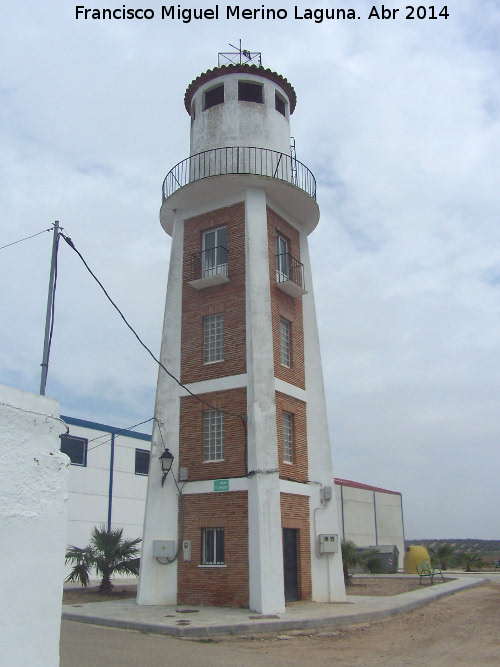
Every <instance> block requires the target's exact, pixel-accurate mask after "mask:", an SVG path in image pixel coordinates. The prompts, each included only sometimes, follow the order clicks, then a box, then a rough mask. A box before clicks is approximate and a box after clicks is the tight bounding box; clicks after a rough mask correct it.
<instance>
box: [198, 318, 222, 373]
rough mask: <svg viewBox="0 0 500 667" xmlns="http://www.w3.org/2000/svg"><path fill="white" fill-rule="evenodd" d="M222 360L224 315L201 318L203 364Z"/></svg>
mask: <svg viewBox="0 0 500 667" xmlns="http://www.w3.org/2000/svg"><path fill="white" fill-rule="evenodd" d="M223 359H224V313H217V314H216V315H208V316H207V317H204V318H203V363H205V364H211V363H213V362H214V361H223Z"/></svg>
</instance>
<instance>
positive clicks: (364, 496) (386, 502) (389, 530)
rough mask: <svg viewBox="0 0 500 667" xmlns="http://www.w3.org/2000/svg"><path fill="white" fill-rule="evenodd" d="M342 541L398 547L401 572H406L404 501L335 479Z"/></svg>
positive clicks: (389, 493)
mask: <svg viewBox="0 0 500 667" xmlns="http://www.w3.org/2000/svg"><path fill="white" fill-rule="evenodd" d="M335 493H336V496H337V507H338V510H339V523H340V525H341V529H342V539H343V540H351V541H352V542H354V543H355V544H356V545H357V546H358V547H365V548H366V547H377V546H388V545H395V546H396V547H397V549H398V552H399V563H398V569H403V557H404V553H405V537H404V522H403V497H402V495H401V493H400V492H399V491H389V490H388V489H381V488H380V487H377V486H370V485H369V484H361V483H360V482H352V481H350V480H347V479H335Z"/></svg>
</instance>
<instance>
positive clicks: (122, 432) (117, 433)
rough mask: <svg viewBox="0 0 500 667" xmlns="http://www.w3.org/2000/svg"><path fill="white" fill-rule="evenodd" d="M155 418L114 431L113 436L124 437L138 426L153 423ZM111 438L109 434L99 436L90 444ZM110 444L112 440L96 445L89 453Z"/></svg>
mask: <svg viewBox="0 0 500 667" xmlns="http://www.w3.org/2000/svg"><path fill="white" fill-rule="evenodd" d="M153 419H154V417H150V418H149V419H145V420H144V421H143V422H139V423H138V424H134V425H133V426H128V427H127V428H122V429H119V430H118V431H114V432H113V435H123V434H124V433H126V432H127V431H131V430H132V429H133V428H136V426H142V424H147V423H148V422H150V421H153ZM108 436H109V433H105V434H104V435H98V436H97V438H92V440H89V441H88V442H94V441H95V440H100V439H101V438H106V437H108ZM108 442H111V438H109V440H105V441H104V442H100V443H99V444H98V445H94V447H90V449H88V450H87V451H89V452H91V451H92V450H93V449H97V448H98V447H101V445H107V444H108Z"/></svg>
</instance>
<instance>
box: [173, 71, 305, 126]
mask: <svg viewBox="0 0 500 667" xmlns="http://www.w3.org/2000/svg"><path fill="white" fill-rule="evenodd" d="M240 72H241V73H245V74H256V75H258V76H263V77H265V78H266V79H269V80H270V81H274V82H275V83H277V84H278V85H279V86H281V88H282V89H283V90H284V91H285V93H286V94H287V96H288V99H289V101H290V114H292V113H293V112H294V110H295V105H296V104H297V94H296V93H295V90H294V88H293V86H292V85H291V83H289V81H287V79H285V77H284V76H281V74H278V73H277V72H273V71H272V70H270V69H267V68H265V67H258V66H257V65H249V64H247V63H241V64H237V65H222V66H221V67H214V68H213V69H209V70H207V71H206V72H204V73H203V74H200V76H198V77H196V79H194V80H193V81H191V83H190V84H189V86H188V87H187V89H186V94H185V95H184V106H185V107H186V111H187V112H188V114H191V100H192V99H193V95H194V94H195V92H196V91H197V90H198V88H199V87H200V86H202V85H203V84H204V83H207V81H211V80H212V79H216V78H217V77H219V76H224V75H225V74H238V73H240Z"/></svg>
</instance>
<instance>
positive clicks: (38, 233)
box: [0, 227, 53, 250]
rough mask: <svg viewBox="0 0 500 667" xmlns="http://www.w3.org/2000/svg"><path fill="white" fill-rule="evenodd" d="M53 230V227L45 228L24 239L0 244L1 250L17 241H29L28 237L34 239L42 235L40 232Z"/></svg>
mask: <svg viewBox="0 0 500 667" xmlns="http://www.w3.org/2000/svg"><path fill="white" fill-rule="evenodd" d="M52 230H53V228H52V227H49V229H43V230H42V231H41V232H37V233H36V234H32V235H31V236H27V237H26V238H24V239H19V241H13V242H12V243H7V245H2V246H0V250H3V249H4V248H9V247H10V246H11V245H16V243H22V242H23V241H28V239H34V238H35V236H40V234H45V232H51V231H52Z"/></svg>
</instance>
